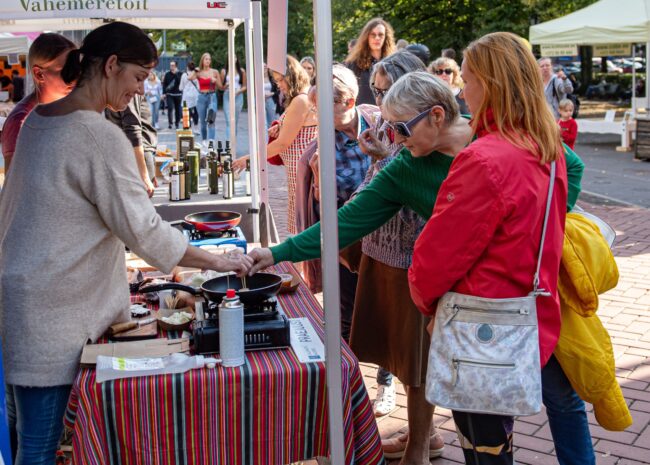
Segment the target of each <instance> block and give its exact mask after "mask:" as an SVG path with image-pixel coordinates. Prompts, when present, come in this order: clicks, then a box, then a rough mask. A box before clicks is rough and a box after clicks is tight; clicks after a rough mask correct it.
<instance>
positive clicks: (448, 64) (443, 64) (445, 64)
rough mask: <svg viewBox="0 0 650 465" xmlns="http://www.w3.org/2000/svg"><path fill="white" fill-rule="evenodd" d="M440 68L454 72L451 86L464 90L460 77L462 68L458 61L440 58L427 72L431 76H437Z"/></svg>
mask: <svg viewBox="0 0 650 465" xmlns="http://www.w3.org/2000/svg"><path fill="white" fill-rule="evenodd" d="M439 68H443V69H444V68H449V69H451V70H452V71H453V73H452V75H451V86H452V87H455V88H457V89H462V88H463V79H462V78H461V77H460V67H459V66H458V63H456V60H454V59H452V58H447V57H439V58H436V59H435V60H433V61H432V62H431V63H430V64H429V67H428V68H427V70H428V71H429V72H430V73H431V74H435V72H436V70H437V69H439Z"/></svg>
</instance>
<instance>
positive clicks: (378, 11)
mask: <svg viewBox="0 0 650 465" xmlns="http://www.w3.org/2000/svg"><path fill="white" fill-rule="evenodd" d="M595 1H596V0H438V1H422V0H356V1H350V0H332V22H333V24H332V37H333V46H334V57H335V59H339V60H342V59H343V58H345V55H346V52H347V43H348V41H349V40H350V39H352V38H355V37H356V36H357V35H358V33H359V32H360V31H361V28H362V27H363V25H364V24H365V23H366V22H367V21H368V20H369V19H371V18H373V17H375V16H381V17H383V18H384V19H386V20H387V21H388V22H390V23H391V25H392V26H393V28H394V29H395V36H396V39H406V40H408V41H409V42H419V43H423V44H425V45H427V46H428V47H429V49H430V50H431V54H432V57H436V56H437V55H438V53H439V52H440V51H441V50H442V49H443V48H449V47H451V48H454V49H456V50H457V51H461V50H462V49H463V48H464V47H465V46H467V44H468V43H469V42H471V41H472V40H474V39H476V38H478V37H480V36H482V35H483V34H486V33H489V32H494V31H510V32H514V33H517V34H520V35H522V36H523V37H527V36H528V28H529V27H530V25H531V24H535V23H537V22H543V21H548V20H551V19H554V18H558V17H560V16H564V15H566V14H568V13H571V12H573V11H576V10H578V9H580V8H584V7H585V6H587V5H590V4H591V3H594V2H595ZM267 8H268V2H267V1H264V2H263V13H264V14H263V17H264V31H266V30H267V28H266V17H267V14H266V13H267ZM312 15H313V0H289V31H288V39H287V51H288V53H290V54H291V55H294V56H296V57H297V58H298V59H300V58H301V57H303V56H306V55H312V56H313V54H314V32H313V20H312ZM237 32H238V34H237V45H236V50H237V53H238V56H240V57H241V58H242V59H243V56H244V55H243V50H244V40H243V35H242V28H241V27H240V28H238V29H237ZM155 34H156V35H155V37H156V38H157V37H159V34H160V33H159V32H157V33H155ZM167 40H168V42H169V41H174V40H182V41H185V42H186V44H187V47H188V51H189V52H190V53H191V54H192V56H193V57H194V58H195V60H197V61H198V59H199V57H200V56H201V54H203V53H204V52H210V53H211V54H212V56H213V61H215V62H216V63H217V65H218V66H223V64H225V62H226V53H227V42H226V32H225V31H187V30H176V31H168V33H167ZM272 45H273V44H271V46H272Z"/></svg>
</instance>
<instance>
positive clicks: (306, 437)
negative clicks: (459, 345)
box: [66, 263, 384, 465]
mask: <svg viewBox="0 0 650 465" xmlns="http://www.w3.org/2000/svg"><path fill="white" fill-rule="evenodd" d="M275 268H276V271H277V272H284V273H286V272H291V269H292V265H291V264H288V263H283V264H280V265H277V266H276V267H275ZM294 273H295V271H294ZM279 300H280V304H281V306H282V308H283V309H284V311H285V313H286V314H287V316H288V317H303V316H304V317H307V318H309V320H310V321H311V322H312V324H313V326H314V328H315V330H316V332H317V333H318V334H319V336H320V337H321V338H322V339H323V340H324V330H323V313H322V309H321V308H320V305H319V304H318V302H317V301H316V299H315V298H314V296H313V295H312V294H311V293H310V292H309V290H308V289H307V287H306V286H304V284H303V285H301V286H300V288H299V289H298V291H297V292H295V293H293V294H284V295H280V296H279ZM170 336H172V335H170ZM342 354H343V356H342V360H341V362H342V363H341V369H342V370H343V393H342V394H343V405H344V429H345V431H344V437H345V442H346V453H345V455H346V464H349V465H352V464H362V465H364V464H368V465H372V464H383V463H384V457H383V453H382V450H381V442H380V439H379V434H378V431H377V426H376V423H375V419H374V416H373V413H372V407H371V405H370V401H369V399H368V394H367V392H366V389H365V386H364V384H363V378H362V376H361V372H360V370H359V365H358V361H357V359H356V358H355V357H354V355H353V354H352V352H351V351H350V349H349V348H348V347H347V345H344V347H343V350H342ZM325 384H326V382H325V364H324V363H308V364H301V363H299V362H298V359H297V357H296V356H295V355H294V353H293V351H292V350H273V351H259V352H248V353H247V363H246V364H245V365H243V366H241V367H236V368H223V367H217V368H216V369H214V370H210V369H201V370H194V371H191V372H188V373H184V374H178V375H164V376H149V377H140V378H131V379H122V380H115V381H108V382H105V383H102V384H98V383H96V382H95V371H94V370H91V369H82V370H80V372H79V374H78V376H77V379H76V380H75V384H74V386H73V395H72V397H71V401H70V405H69V407H68V413H67V415H66V422H67V423H68V425H70V426H72V427H73V428H74V433H75V434H74V439H73V453H74V463H75V464H89V465H100V464H101V465H104V464H120V465H131V464H133V465H168V464H188V465H189V464H229V465H230V464H236V465H239V464H242V465H243V464H255V465H260V464H272V465H275V464H284V463H291V462H296V461H299V460H304V459H307V458H310V457H315V456H326V455H328V436H327V434H328V433H327V432H328V414H327V393H326V389H325Z"/></svg>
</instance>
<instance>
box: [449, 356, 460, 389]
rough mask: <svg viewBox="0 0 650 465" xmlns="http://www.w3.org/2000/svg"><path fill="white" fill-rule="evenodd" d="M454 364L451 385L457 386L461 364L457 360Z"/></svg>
mask: <svg viewBox="0 0 650 465" xmlns="http://www.w3.org/2000/svg"><path fill="white" fill-rule="evenodd" d="M452 364H453V366H454V370H453V371H452V373H451V385H452V386H456V384H457V383H458V369H459V367H460V362H459V361H458V360H456V359H454V360H452Z"/></svg>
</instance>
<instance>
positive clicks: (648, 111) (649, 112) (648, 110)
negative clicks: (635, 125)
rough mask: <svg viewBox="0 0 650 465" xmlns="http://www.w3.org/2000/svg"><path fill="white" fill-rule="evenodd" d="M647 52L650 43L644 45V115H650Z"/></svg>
mask: <svg viewBox="0 0 650 465" xmlns="http://www.w3.org/2000/svg"><path fill="white" fill-rule="evenodd" d="M648 50H650V42H646V44H645V81H644V82H645V85H644V86H643V88H644V89H645V114H646V115H650V89H648V76H649V75H650V73H648Z"/></svg>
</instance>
